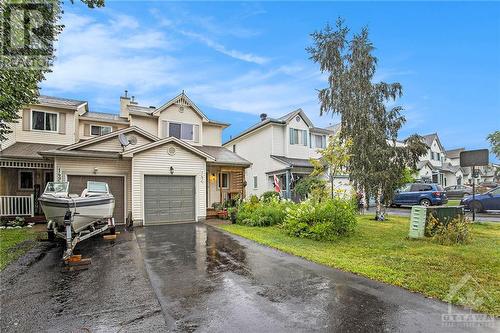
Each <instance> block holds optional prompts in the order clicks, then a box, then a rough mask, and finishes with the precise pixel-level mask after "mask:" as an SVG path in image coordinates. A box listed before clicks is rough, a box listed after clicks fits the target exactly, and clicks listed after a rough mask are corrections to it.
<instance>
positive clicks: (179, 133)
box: [168, 122, 198, 141]
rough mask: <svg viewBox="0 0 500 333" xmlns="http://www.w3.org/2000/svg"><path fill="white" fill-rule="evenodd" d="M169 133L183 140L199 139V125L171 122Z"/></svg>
mask: <svg viewBox="0 0 500 333" xmlns="http://www.w3.org/2000/svg"><path fill="white" fill-rule="evenodd" d="M168 135H169V136H173V137H175V138H177V139H181V140H188V141H198V138H197V136H198V125H193V124H184V123H172V122H169V123H168Z"/></svg>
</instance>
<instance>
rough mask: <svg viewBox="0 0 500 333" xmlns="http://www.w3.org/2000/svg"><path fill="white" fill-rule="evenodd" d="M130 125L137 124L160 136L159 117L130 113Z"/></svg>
mask: <svg viewBox="0 0 500 333" xmlns="http://www.w3.org/2000/svg"><path fill="white" fill-rule="evenodd" d="M130 126H137V127H139V128H140V129H143V130H145V131H148V132H149V133H151V134H153V135H156V136H159V133H158V118H150V117H141V116H134V115H130Z"/></svg>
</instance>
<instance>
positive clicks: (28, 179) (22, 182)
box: [19, 170, 34, 190]
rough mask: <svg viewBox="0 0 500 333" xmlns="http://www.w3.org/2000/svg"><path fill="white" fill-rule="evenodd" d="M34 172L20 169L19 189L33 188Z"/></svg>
mask: <svg viewBox="0 0 500 333" xmlns="http://www.w3.org/2000/svg"><path fill="white" fill-rule="evenodd" d="M33 178H34V174H33V171H32V170H19V189H20V190H32V189H33V183H34V179H33Z"/></svg>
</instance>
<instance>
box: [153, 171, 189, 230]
mask: <svg viewBox="0 0 500 333" xmlns="http://www.w3.org/2000/svg"><path fill="white" fill-rule="evenodd" d="M144 218H145V222H146V224H147V223H160V222H167V223H168V222H182V221H194V220H195V177H194V176H152V175H146V176H144Z"/></svg>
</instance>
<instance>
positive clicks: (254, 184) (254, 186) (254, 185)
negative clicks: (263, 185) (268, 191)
mask: <svg viewBox="0 0 500 333" xmlns="http://www.w3.org/2000/svg"><path fill="white" fill-rule="evenodd" d="M257 187H259V183H258V181H257V176H253V188H254V189H256V188H257Z"/></svg>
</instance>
